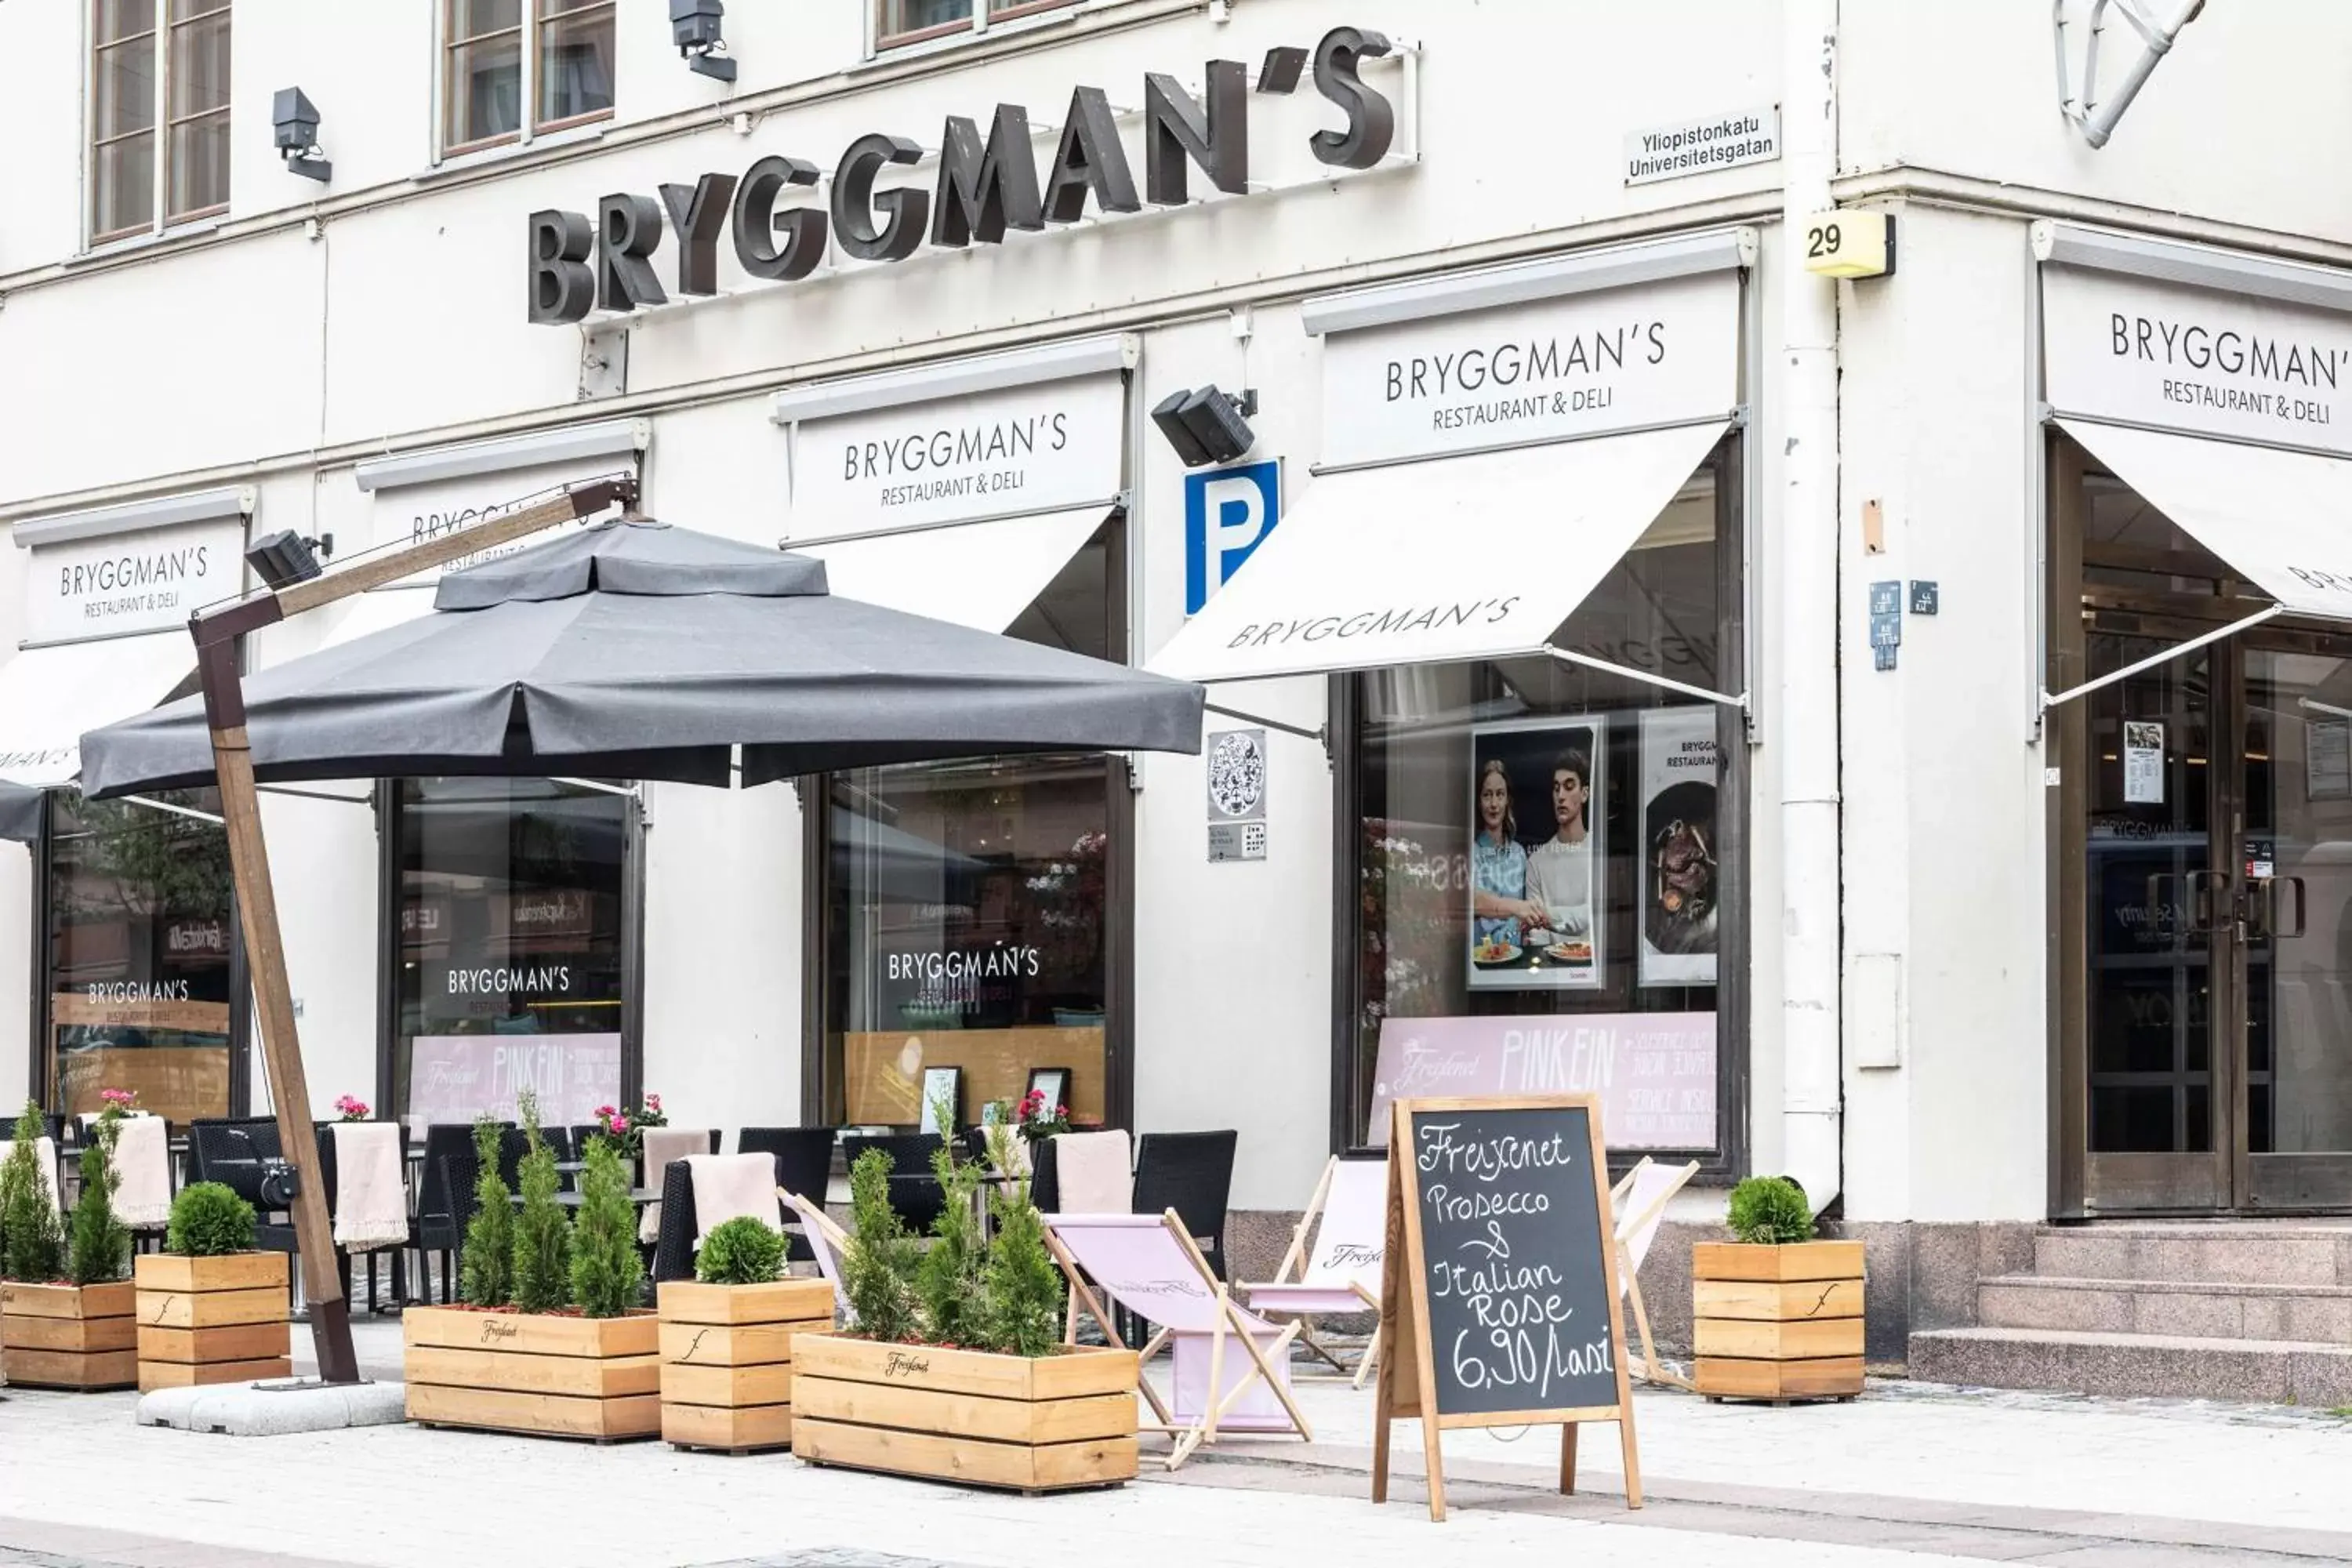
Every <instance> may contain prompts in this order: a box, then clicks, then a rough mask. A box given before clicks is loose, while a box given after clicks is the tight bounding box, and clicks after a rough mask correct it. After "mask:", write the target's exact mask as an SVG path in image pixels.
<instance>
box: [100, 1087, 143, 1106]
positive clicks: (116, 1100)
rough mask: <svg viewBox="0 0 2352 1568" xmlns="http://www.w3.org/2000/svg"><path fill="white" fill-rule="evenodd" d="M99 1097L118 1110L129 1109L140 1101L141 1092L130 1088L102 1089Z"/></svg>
mask: <svg viewBox="0 0 2352 1568" xmlns="http://www.w3.org/2000/svg"><path fill="white" fill-rule="evenodd" d="M98 1098H99V1099H100V1100H104V1101H105V1102H106V1103H107V1104H108V1105H110V1106H112V1107H113V1108H114V1109H115V1110H130V1109H131V1107H132V1106H134V1105H136V1104H138V1103H139V1092H138V1090H136V1089H100V1090H99V1091H98Z"/></svg>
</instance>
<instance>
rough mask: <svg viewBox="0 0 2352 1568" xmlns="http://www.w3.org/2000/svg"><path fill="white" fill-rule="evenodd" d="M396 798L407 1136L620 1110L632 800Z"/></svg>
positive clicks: (407, 792)
mask: <svg viewBox="0 0 2352 1568" xmlns="http://www.w3.org/2000/svg"><path fill="white" fill-rule="evenodd" d="M397 788H398V791H399V796H398V799H399V811H398V815H399V822H398V828H397V831H398V856H399V866H400V900H399V921H400V929H399V953H400V957H399V964H398V971H397V980H396V994H395V998H394V1004H395V1005H396V1007H397V1008H398V1018H397V1021H396V1023H395V1025H394V1031H393V1052H394V1057H393V1073H392V1080H393V1095H394V1106H395V1107H396V1109H397V1110H398V1113H399V1114H400V1115H402V1116H403V1117H404V1118H406V1119H407V1121H409V1122H410V1124H411V1125H413V1126H416V1127H424V1126H427V1125H430V1124H433V1123H436V1122H453V1121H471V1120H472V1119H473V1118H474V1117H476V1116H477V1115H479V1114H480V1113H482V1112H484V1111H488V1112H490V1113H492V1114H494V1115H498V1116H502V1117H510V1116H512V1115H513V1114H514V1112H515V1108H516V1101H517V1098H518V1096H519V1095H520V1093H521V1092H522V1091H523V1090H525V1089H530V1090H532V1091H533V1092H535V1093H536V1094H537V1095H538V1097H539V1106H540V1114H541V1117H542V1118H544V1119H545V1120H546V1121H547V1122H548V1123H549V1124H551V1125H568V1124H578V1123H584V1122H586V1121H589V1120H590V1116H591V1113H592V1112H593V1110H595V1109H596V1107H598V1106H600V1105H609V1104H617V1103H619V1101H620V1099H621V1040H622V1034H623V1029H622V1010H623V988H622V948H623V941H622V933H623V923H624V922H623V911H624V900H623V897H622V868H623V865H624V862H625V857H626V846H627V840H628V811H629V809H630V803H629V801H628V800H627V799H626V798H625V796H622V795H615V794H611V793H608V792H605V791H602V790H592V789H586V788H582V787H578V786H575V785H572V784H560V783H557V782H555V781H553V780H551V779H410V780H403V781H401V783H400V784H398V786H397Z"/></svg>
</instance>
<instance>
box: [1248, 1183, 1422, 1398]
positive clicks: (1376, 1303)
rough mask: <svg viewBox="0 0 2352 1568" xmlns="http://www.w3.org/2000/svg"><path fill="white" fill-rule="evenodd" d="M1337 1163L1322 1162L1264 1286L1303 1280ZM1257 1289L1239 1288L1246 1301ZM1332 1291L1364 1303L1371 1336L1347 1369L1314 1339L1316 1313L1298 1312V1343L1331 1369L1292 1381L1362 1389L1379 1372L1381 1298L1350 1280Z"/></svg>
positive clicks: (1263, 1309) (1262, 1313)
mask: <svg viewBox="0 0 2352 1568" xmlns="http://www.w3.org/2000/svg"><path fill="white" fill-rule="evenodd" d="M1339 1164H1340V1156H1339V1155H1337V1154H1334V1155H1332V1156H1331V1158H1330V1159H1328V1160H1327V1161H1325V1162H1324V1164H1323V1174H1322V1177H1321V1178H1320V1179H1319V1180H1318V1181H1317V1182H1316V1184H1315V1195H1314V1196H1313V1197H1311V1198H1309V1199H1307V1212H1306V1213H1305V1214H1303V1215H1299V1217H1298V1228H1297V1230H1294V1231H1292V1232H1291V1233H1290V1250H1289V1251H1287V1252H1286V1253H1284V1254H1283V1255H1282V1264H1281V1267H1279V1268H1276V1270H1275V1271H1274V1278H1273V1279H1269V1280H1267V1281H1265V1283H1266V1284H1269V1285H1296V1284H1300V1283H1303V1282H1304V1281H1305V1279H1306V1276H1307V1257H1308V1254H1307V1237H1308V1236H1309V1235H1310V1234H1311V1233H1312V1232H1313V1231H1314V1228H1315V1222H1316V1221H1317V1220H1318V1219H1320V1218H1321V1217H1322V1215H1323V1205H1324V1203H1325V1201H1326V1200H1328V1198H1329V1197H1330V1195H1331V1184H1332V1182H1333V1181H1334V1180H1335V1179H1336V1178H1337V1177H1338V1176H1339ZM1381 1170H1382V1179H1383V1180H1385V1179H1386V1171H1387V1166H1386V1163H1384V1162H1383V1163H1382V1165H1381ZM1241 1289H1242V1292H1243V1296H1244V1300H1247V1297H1248V1293H1249V1292H1250V1291H1252V1290H1254V1289H1257V1287H1256V1286H1255V1285H1247V1284H1244V1285H1243V1286H1242V1287H1241ZM1332 1289H1335V1290H1336V1289H1347V1290H1349V1291H1352V1292H1353V1293H1354V1294H1355V1295H1356V1296H1357V1297H1358V1298H1359V1299H1360V1300H1362V1301H1363V1303H1364V1310H1365V1311H1367V1312H1370V1313H1371V1314H1372V1315H1373V1317H1374V1320H1375V1321H1374V1325H1373V1328H1372V1337H1371V1339H1370V1341H1368V1342H1366V1343H1365V1345H1364V1349H1363V1352H1362V1353H1361V1354H1360V1355H1358V1356H1357V1357H1356V1364H1355V1365H1354V1366H1353V1367H1350V1366H1349V1365H1348V1364H1347V1363H1345V1362H1342V1361H1341V1360H1340V1359H1339V1357H1338V1356H1336V1355H1334V1354H1333V1353H1332V1352H1331V1350H1330V1347H1329V1346H1328V1345H1326V1344H1324V1343H1323V1342H1322V1341H1321V1340H1319V1339H1318V1338H1316V1337H1315V1330H1316V1328H1317V1324H1316V1322H1315V1319H1316V1317H1317V1314H1316V1313H1314V1312H1299V1313H1297V1318H1296V1320H1295V1321H1297V1324H1298V1342H1299V1344H1301V1345H1302V1346H1304V1347H1305V1348H1306V1350H1307V1353H1308V1354H1309V1355H1312V1356H1315V1357H1316V1358H1318V1360H1320V1361H1322V1362H1324V1363H1326V1364H1328V1366H1329V1367H1330V1368H1331V1370H1330V1371H1329V1372H1309V1373H1292V1374H1291V1380H1292V1381H1293V1382H1313V1383H1347V1384H1349V1385H1350V1386H1351V1387H1354V1388H1358V1389H1361V1388H1362V1387H1363V1386H1364V1381H1365V1379H1367V1378H1369V1377H1370V1376H1371V1375H1372V1373H1374V1372H1376V1371H1378V1370H1379V1368H1380V1364H1381V1333H1382V1329H1381V1326H1380V1324H1379V1322H1378V1321H1377V1320H1378V1318H1379V1315H1380V1310H1381V1299H1380V1297H1379V1296H1377V1295H1375V1294H1373V1293H1372V1292H1371V1291H1370V1290H1367V1289H1364V1288H1363V1287H1362V1286H1361V1285H1359V1284H1356V1283H1355V1282H1353V1281H1349V1283H1348V1284H1347V1285H1345V1286H1333V1287H1332ZM1250 1310H1251V1311H1253V1312H1255V1313H1257V1314H1258V1315H1259V1316H1260V1317H1264V1316H1265V1314H1266V1313H1268V1312H1288V1311H1289V1310H1290V1309H1287V1308H1285V1307H1281V1306H1274V1305H1269V1306H1265V1307H1260V1306H1258V1305H1256V1304H1255V1303H1254V1302H1253V1303H1251V1304H1250Z"/></svg>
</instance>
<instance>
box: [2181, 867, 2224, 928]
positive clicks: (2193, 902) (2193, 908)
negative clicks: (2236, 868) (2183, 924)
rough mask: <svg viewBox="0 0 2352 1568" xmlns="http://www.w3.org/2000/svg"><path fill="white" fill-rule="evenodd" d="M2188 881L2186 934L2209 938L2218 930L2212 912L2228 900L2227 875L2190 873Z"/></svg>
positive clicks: (2200, 872) (2202, 872)
mask: <svg viewBox="0 0 2352 1568" xmlns="http://www.w3.org/2000/svg"><path fill="white" fill-rule="evenodd" d="M2188 880H2189V930H2188V932H2187V934H2189V935H2190V936H2211V935H2212V934H2213V932H2214V931H2216V930H2218V929H2219V927H2218V926H2217V925H2216V923H2215V921H2214V912H2215V911H2216V910H2220V909H2221V907H2222V906H2223V904H2224V902H2225V901H2226V900H2228V898H2229V894H2230V878H2229V875H2228V873H2226V872H2222V871H2191V872H2189V879H2188Z"/></svg>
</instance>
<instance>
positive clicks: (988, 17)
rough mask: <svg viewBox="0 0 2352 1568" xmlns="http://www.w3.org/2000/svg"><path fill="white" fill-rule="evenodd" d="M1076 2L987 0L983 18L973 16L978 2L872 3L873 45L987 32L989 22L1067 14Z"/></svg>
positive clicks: (878, 0)
mask: <svg viewBox="0 0 2352 1568" xmlns="http://www.w3.org/2000/svg"><path fill="white" fill-rule="evenodd" d="M1077 3H1078V0H988V5H987V8H986V11H985V13H984V14H979V15H976V14H975V12H976V11H977V10H978V5H977V0H874V42H875V45H876V47H879V48H885V49H892V48H897V47H898V46H900V45H901V44H919V43H923V42H925V41H927V40H929V39H931V38H943V37H951V36H953V35H954V34H957V33H971V32H986V31H987V30H988V25H989V24H990V23H991V22H999V21H1003V20H1005V19H1006V18H1008V17H1013V16H1028V15H1030V14H1031V13H1033V12H1037V11H1059V10H1066V9H1067V8H1068V7H1069V6H1071V5H1076V4H1077Z"/></svg>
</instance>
